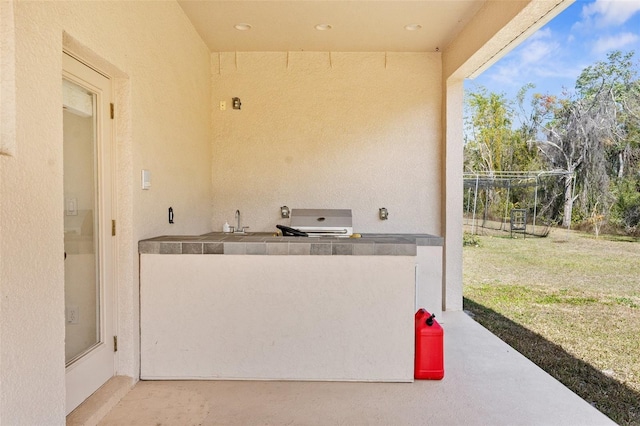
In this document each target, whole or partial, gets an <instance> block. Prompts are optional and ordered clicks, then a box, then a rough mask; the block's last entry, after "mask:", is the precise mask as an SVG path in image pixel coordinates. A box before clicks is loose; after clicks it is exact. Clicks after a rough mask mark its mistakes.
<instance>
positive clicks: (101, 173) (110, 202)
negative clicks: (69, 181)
mask: <svg viewBox="0 0 640 426" xmlns="http://www.w3.org/2000/svg"><path fill="white" fill-rule="evenodd" d="M62 56H63V67H62V78H63V79H66V80H69V81H71V82H73V83H75V84H78V85H80V86H82V87H85V88H87V89H88V90H90V91H92V92H93V93H96V95H97V96H96V99H97V102H96V105H97V106H96V109H97V110H98V112H97V114H98V115H99V116H100V119H98V120H96V135H99V136H98V137H97V138H96V154H97V161H96V170H95V173H96V174H97V177H98V185H97V189H98V191H97V193H96V197H97V203H96V204H97V206H98V220H99V225H98V233H99V234H98V235H99V238H98V244H99V245H98V247H97V248H98V252H99V259H100V260H99V274H98V276H99V279H100V282H101V285H100V294H99V297H100V306H101V309H100V329H99V331H100V342H99V343H97V344H96V345H95V346H94V347H92V348H91V349H90V351H89V352H87V353H86V354H85V355H83V356H82V357H81V358H79V359H77V360H74V361H73V363H72V364H70V365H69V366H67V367H66V368H65V382H66V409H65V411H66V414H69V413H70V412H71V411H73V410H74V409H75V408H76V407H77V406H78V405H80V404H81V403H82V402H83V401H84V400H85V399H86V398H87V397H88V396H90V395H91V394H92V393H93V392H95V390H97V389H98V388H99V387H100V386H102V385H103V384H104V383H105V382H106V381H107V380H109V379H110V378H111V377H113V376H114V375H115V374H116V372H117V352H115V351H114V346H115V344H114V341H115V338H114V337H113V336H115V335H116V330H117V317H118V316H117V293H116V290H117V289H116V285H115V283H116V279H117V265H116V260H117V255H116V249H117V245H116V239H115V236H114V235H113V232H112V220H113V219H114V218H115V217H116V203H115V194H116V192H115V188H116V186H115V182H116V174H115V170H117V169H116V155H115V138H114V128H115V125H114V123H113V121H114V120H113V116H110V105H111V104H112V99H113V97H114V94H113V79H112V78H111V77H110V76H109V75H107V74H106V73H104V72H101V71H100V70H98V69H97V68H96V67H94V66H92V65H90V64H89V63H87V61H85V60H82V59H80V58H78V57H77V56H76V55H73V54H71V53H70V52H67V51H66V50H64V51H63V55H62ZM85 73H88V74H93V75H96V74H94V73H97V75H98V78H99V79H102V80H103V81H104V80H105V79H106V80H108V88H106V90H105V89H103V88H101V87H98V86H97V85H95V84H92V83H91V82H90V81H88V80H89V78H90V77H87V75H86V74H85Z"/></svg>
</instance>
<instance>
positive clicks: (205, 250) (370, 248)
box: [138, 232, 444, 256]
mask: <svg viewBox="0 0 640 426" xmlns="http://www.w3.org/2000/svg"><path fill="white" fill-rule="evenodd" d="M443 241H444V239H443V238H442V237H437V236H434V235H429V234H362V238H339V237H282V236H274V235H273V233H267V232H260V233H249V234H248V235H241V234H228V233H222V232H211V233H208V234H204V235H200V236H160V237H155V238H150V239H147V240H142V241H140V242H139V243H138V251H139V253H140V254H235V255H237V254H247V255H325V256H331V255H334V256H335V255H354V256H415V255H416V252H417V247H428V246H439V247H441V246H442V245H443Z"/></svg>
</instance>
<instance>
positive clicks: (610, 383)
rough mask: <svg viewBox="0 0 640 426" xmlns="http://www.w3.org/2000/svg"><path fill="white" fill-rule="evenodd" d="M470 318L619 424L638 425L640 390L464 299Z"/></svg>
mask: <svg viewBox="0 0 640 426" xmlns="http://www.w3.org/2000/svg"><path fill="white" fill-rule="evenodd" d="M464 309H465V311H468V312H470V313H471V314H472V318H473V319H474V320H475V321H477V322H478V323H480V324H482V326H484V327H485V328H486V329H488V330H489V331H491V332H492V333H493V334H495V335H496V336H498V337H499V338H500V339H501V340H503V341H504V342H506V343H507V344H508V345H509V346H511V347H512V348H514V349H515V350H517V351H518V352H520V353H521V354H522V355H524V356H525V357H527V358H528V359H529V360H531V361H532V362H533V363H535V364H536V365H538V366H539V367H540V368H542V369H543V370H544V371H546V372H547V373H549V374H550V375H551V376H553V377H555V378H556V379H557V380H558V381H559V382H561V383H562V384H564V385H565V386H566V387H568V388H569V389H571V390H572V391H573V392H575V393H576V394H578V395H579V396H580V397H581V398H582V399H584V400H585V401H587V402H589V403H590V404H591V405H593V406H594V407H596V408H597V409H598V410H600V411H601V412H602V413H604V414H605V415H607V416H608V417H609V418H611V419H612V420H613V421H615V422H616V423H618V424H621V425H640V393H638V392H636V391H635V390H633V389H631V388H629V387H628V386H626V385H625V384H623V383H620V382H619V381H617V380H616V379H614V378H612V377H609V376H607V375H606V374H603V373H602V372H601V371H599V370H598V369H596V368H594V367H592V366H591V365H590V364H588V363H586V362H584V361H582V360H580V359H577V358H575V357H574V356H573V355H571V354H570V353H568V352H566V351H565V350H564V349H563V348H562V347H561V346H559V345H557V344H555V343H553V342H550V341H549V340H547V339H545V338H544V337H542V336H541V335H539V334H537V333H534V332H533V331H531V330H529V329H527V328H525V327H523V326H521V325H520V324H518V323H516V322H514V321H512V320H510V319H509V318H507V317H505V316H504V315H502V314H500V313H498V312H496V311H494V310H493V309H490V308H487V307H486V306H484V305H481V304H478V303H476V302H474V301H473V300H471V299H468V298H466V297H465V298H464Z"/></svg>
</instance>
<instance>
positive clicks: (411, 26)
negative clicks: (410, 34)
mask: <svg viewBox="0 0 640 426" xmlns="http://www.w3.org/2000/svg"><path fill="white" fill-rule="evenodd" d="M420 28H422V25H420V24H409V25H405V26H404V29H405V30H407V31H418V30H419V29H420Z"/></svg>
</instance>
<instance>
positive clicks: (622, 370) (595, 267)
mask: <svg viewBox="0 0 640 426" xmlns="http://www.w3.org/2000/svg"><path fill="white" fill-rule="evenodd" d="M464 296H465V300H464V303H465V310H467V311H468V312H469V313H470V314H471V315H473V316H474V318H475V319H476V320H477V321H478V322H480V323H481V324H483V325H484V326H485V327H487V328H488V329H490V330H491V331H492V332H493V333H495V334H496V335H498V336H499V337H500V338H502V339H503V340H505V341H506V342H507V343H509V344H510V345H511V346H513V347H514V348H515V349H517V350H518V351H520V352H521V353H523V354H524V355H525V356H527V357H528V358H529V359H531V360H532V361H534V362H535V363H536V364H538V365H539V366H540V367H542V368H543V369H544V370H546V371H547V372H549V373H550V374H551V375H553V376H554V377H556V378H557V379H558V380H560V381H561V382H563V383H564V384H565V385H566V386H568V387H569V388H570V389H572V390H573V391H574V392H576V393H577V394H578V395H580V396H581V397H582V398H584V399H585V400H587V401H588V402H590V403H591V404H593V405H594V406H596V407H597V408H598V409H599V410H600V411H602V412H603V413H605V414H606V415H608V416H609V417H611V418H612V419H613V420H615V421H616V422H617V423H619V424H638V425H640V242H629V241H619V240H614V239H606V237H602V236H601V238H599V239H597V240H596V239H595V238H594V237H593V236H590V235H586V234H581V233H576V232H572V233H570V234H568V233H567V231H566V230H553V231H552V232H551V234H550V235H549V236H548V237H547V238H526V239H523V238H522V236H521V235H519V236H518V238H517V239H512V238H510V237H509V235H508V234H507V233H503V234H500V233H497V234H496V235H494V236H481V237H480V240H479V246H478V247H475V246H467V247H465V248H464Z"/></svg>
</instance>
